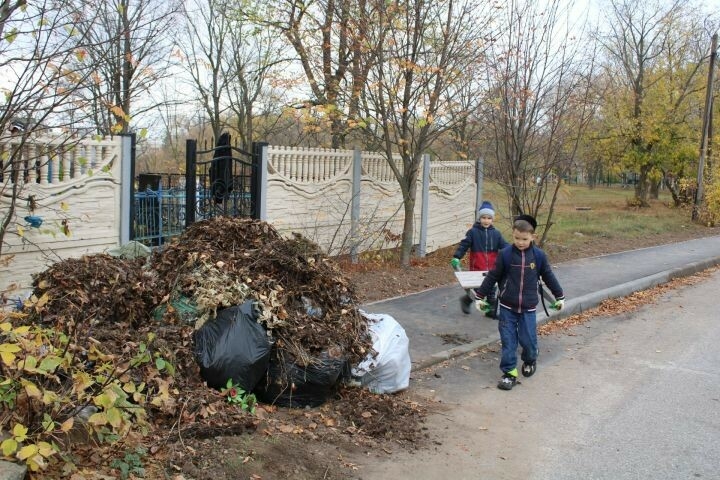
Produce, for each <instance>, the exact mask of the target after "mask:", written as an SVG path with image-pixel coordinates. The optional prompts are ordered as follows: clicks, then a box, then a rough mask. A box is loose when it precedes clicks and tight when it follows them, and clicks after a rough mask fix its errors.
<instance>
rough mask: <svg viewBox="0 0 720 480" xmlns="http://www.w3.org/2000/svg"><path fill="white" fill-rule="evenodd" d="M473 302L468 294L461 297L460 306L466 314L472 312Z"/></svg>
mask: <svg viewBox="0 0 720 480" xmlns="http://www.w3.org/2000/svg"><path fill="white" fill-rule="evenodd" d="M472 303H473V301H472V300H471V299H470V297H468V296H467V295H463V296H462V297H460V308H461V309H462V311H463V313H464V314H466V315H468V314H470V305H472Z"/></svg>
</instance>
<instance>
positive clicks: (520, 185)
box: [482, 0, 593, 231]
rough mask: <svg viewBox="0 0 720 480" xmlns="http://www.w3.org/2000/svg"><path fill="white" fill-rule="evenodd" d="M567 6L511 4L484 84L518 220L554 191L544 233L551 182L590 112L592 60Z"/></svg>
mask: <svg viewBox="0 0 720 480" xmlns="http://www.w3.org/2000/svg"><path fill="white" fill-rule="evenodd" d="M569 6H570V5H563V4H562V3H561V2H560V1H559V0H553V1H550V2H539V1H534V0H531V1H517V0H511V1H508V2H506V3H505V5H504V9H503V10H502V12H503V14H504V15H503V21H502V23H501V26H500V28H499V31H500V32H501V33H500V34H499V36H498V37H497V38H496V41H495V42H494V43H493V44H492V52H491V53H489V54H488V63H489V65H488V69H487V73H488V76H487V82H488V86H489V88H490V91H491V97H493V98H496V99H497V100H496V101H495V102H492V103H490V104H488V105H487V108H486V109H484V111H483V114H482V116H483V118H486V119H487V121H488V123H489V124H490V128H491V130H492V133H491V136H492V138H491V142H490V146H491V147H492V148H493V150H492V152H489V153H488V156H491V157H494V158H496V159H497V166H496V170H495V171H494V172H493V177H494V178H495V179H496V180H498V181H499V183H500V184H501V186H502V187H503V188H504V190H505V193H506V195H507V199H508V205H509V207H510V212H511V214H513V215H517V214H521V213H524V214H530V215H533V216H535V217H538V215H539V213H540V210H541V207H542V206H543V205H544V204H545V203H546V201H547V200H548V199H547V195H548V193H551V194H552V196H551V209H550V215H548V221H547V224H546V225H545V230H546V231H547V229H548V228H549V226H550V225H551V220H550V216H551V214H552V205H553V204H554V199H555V196H556V195H557V191H558V188H559V182H554V181H555V180H559V179H562V178H563V177H564V176H565V175H566V174H567V172H568V170H569V168H570V166H571V165H572V164H573V162H574V159H575V156H576V152H577V146H578V142H579V139H580V138H581V134H582V132H583V129H584V128H585V127H586V126H587V123H588V121H589V119H590V118H591V113H592V112H591V111H589V110H588V109H587V107H588V92H589V86H590V84H591V82H590V78H591V71H592V67H593V62H592V58H593V55H592V51H591V52H584V51H582V49H581V46H582V44H581V42H580V41H578V40H575V39H574V37H573V35H572V33H571V31H570V30H571V28H572V24H571V23H570V19H569V17H568V12H569V11H570V10H569ZM553 185H554V186H555V187H554V191H553V190H550V189H552V188H553Z"/></svg>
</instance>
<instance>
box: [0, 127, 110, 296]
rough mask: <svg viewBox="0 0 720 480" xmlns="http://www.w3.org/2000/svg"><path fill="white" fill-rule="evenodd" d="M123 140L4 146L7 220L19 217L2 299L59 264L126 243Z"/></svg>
mask: <svg viewBox="0 0 720 480" xmlns="http://www.w3.org/2000/svg"><path fill="white" fill-rule="evenodd" d="M120 158H121V143H120V139H119V138H98V139H94V140H82V141H80V140H77V141H72V140H71V141H68V140H66V139H65V140H62V141H61V140H59V139H57V138H49V137H31V138H29V139H26V140H25V141H23V140H22V139H21V138H19V137H9V138H7V137H6V138H0V219H4V218H5V216H6V215H7V213H8V212H9V211H10V208H11V199H12V196H13V190H15V192H16V193H15V194H14V195H15V197H16V198H17V201H16V203H15V215H14V216H13V218H12V219H11V222H10V225H9V227H8V230H7V231H6V233H5V235H4V243H3V250H2V256H1V257H0V295H1V294H2V293H3V292H4V291H8V290H13V289H14V288H19V289H26V288H28V287H29V285H30V283H31V274H32V273H35V272H39V271H42V270H43V269H45V268H46V267H47V266H48V265H49V264H51V263H52V262H55V261H57V260H59V259H64V258H71V257H78V256H81V255H83V254H85V253H95V252H101V251H104V250H106V249H107V248H108V247H111V246H115V245H117V244H118V242H119V235H118V232H119V226H120V223H121V214H120V193H121V188H120V181H119V180H120Z"/></svg>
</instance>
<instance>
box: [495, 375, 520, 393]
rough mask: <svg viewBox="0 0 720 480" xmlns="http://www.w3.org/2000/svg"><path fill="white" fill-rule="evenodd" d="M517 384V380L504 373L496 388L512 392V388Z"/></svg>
mask: <svg viewBox="0 0 720 480" xmlns="http://www.w3.org/2000/svg"><path fill="white" fill-rule="evenodd" d="M516 383H517V378H516V377H513V376H512V375H510V374H509V373H506V374H505V375H503V376H502V378H501V379H500V381H499V382H498V388H499V389H500V390H512V388H513V387H514V386H515V384H516Z"/></svg>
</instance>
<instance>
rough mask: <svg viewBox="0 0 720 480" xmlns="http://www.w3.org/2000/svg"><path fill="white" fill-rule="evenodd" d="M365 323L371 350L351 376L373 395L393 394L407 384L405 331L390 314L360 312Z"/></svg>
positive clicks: (408, 361)
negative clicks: (371, 341)
mask: <svg viewBox="0 0 720 480" xmlns="http://www.w3.org/2000/svg"><path fill="white" fill-rule="evenodd" d="M360 313H361V314H362V315H363V316H364V317H365V318H366V319H367V320H368V328H369V330H370V334H371V336H372V339H373V350H374V351H375V352H377V355H374V356H373V354H374V353H375V352H370V353H369V354H368V356H367V357H365V359H364V360H363V361H362V362H360V363H359V364H358V365H357V366H355V367H353V368H352V371H351V373H352V376H353V377H355V378H356V379H359V381H360V384H361V385H362V386H364V387H366V388H368V389H369V390H370V391H371V392H373V393H395V392H399V391H400V390H404V389H406V388H407V387H408V385H409V384H410V367H411V364H410V349H409V347H410V340H409V339H408V337H407V334H406V333H405V329H404V328H403V327H402V326H401V325H400V324H399V323H398V322H397V321H396V320H395V319H394V318H393V317H392V316H390V315H386V314H382V313H365V312H363V311H361V312H360Z"/></svg>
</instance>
